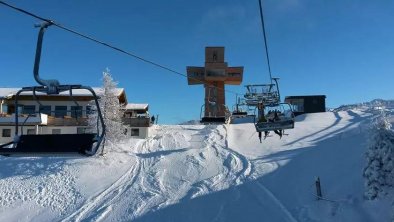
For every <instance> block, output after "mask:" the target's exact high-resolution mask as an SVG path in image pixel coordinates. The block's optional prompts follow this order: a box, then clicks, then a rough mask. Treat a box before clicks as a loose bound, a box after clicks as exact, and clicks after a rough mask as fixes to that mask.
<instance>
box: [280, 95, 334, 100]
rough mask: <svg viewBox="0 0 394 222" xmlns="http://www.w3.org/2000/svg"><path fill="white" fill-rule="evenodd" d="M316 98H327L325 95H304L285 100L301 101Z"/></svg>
mask: <svg viewBox="0 0 394 222" xmlns="http://www.w3.org/2000/svg"><path fill="white" fill-rule="evenodd" d="M316 97H322V98H327V96H326V95H305V96H286V97H285V99H302V98H316Z"/></svg>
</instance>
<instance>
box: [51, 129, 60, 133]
mask: <svg viewBox="0 0 394 222" xmlns="http://www.w3.org/2000/svg"><path fill="white" fill-rule="evenodd" d="M60 133H61V130H60V129H52V134H60Z"/></svg>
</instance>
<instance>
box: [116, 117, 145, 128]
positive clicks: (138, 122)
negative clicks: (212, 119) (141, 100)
mask: <svg viewBox="0 0 394 222" xmlns="http://www.w3.org/2000/svg"><path fill="white" fill-rule="evenodd" d="M122 123H123V124H124V125H126V126H131V127H149V126H151V125H152V124H151V121H150V118H149V117H124V118H122Z"/></svg>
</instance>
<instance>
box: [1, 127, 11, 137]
mask: <svg viewBox="0 0 394 222" xmlns="http://www.w3.org/2000/svg"><path fill="white" fill-rule="evenodd" d="M2 136H3V137H11V129H3V133H2Z"/></svg>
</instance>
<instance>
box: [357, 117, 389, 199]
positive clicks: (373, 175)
mask: <svg viewBox="0 0 394 222" xmlns="http://www.w3.org/2000/svg"><path fill="white" fill-rule="evenodd" d="M366 159H367V165H366V167H365V168H364V172H363V176H364V178H365V186H366V191H365V197H366V198H368V199H371V200H373V199H375V198H376V197H378V195H379V194H387V193H388V192H390V190H391V192H393V188H394V132H393V131H392V130H391V124H390V122H389V120H388V118H387V117H386V115H385V114H384V113H382V114H381V116H380V117H379V118H378V119H377V121H376V122H375V123H374V124H373V127H372V129H371V134H370V138H369V141H368V150H367V152H366Z"/></svg>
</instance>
